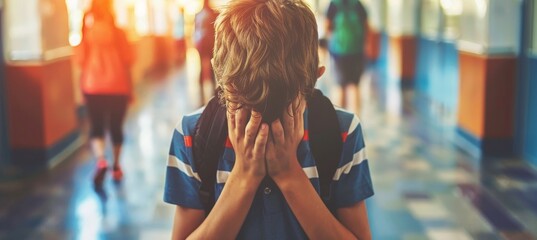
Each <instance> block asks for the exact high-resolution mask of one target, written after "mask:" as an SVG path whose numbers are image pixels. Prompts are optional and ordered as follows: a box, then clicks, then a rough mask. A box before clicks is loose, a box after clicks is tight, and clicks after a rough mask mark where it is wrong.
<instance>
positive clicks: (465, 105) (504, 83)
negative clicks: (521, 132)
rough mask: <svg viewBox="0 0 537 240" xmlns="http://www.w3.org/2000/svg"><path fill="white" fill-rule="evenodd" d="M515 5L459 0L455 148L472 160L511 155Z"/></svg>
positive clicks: (517, 32)
mask: <svg viewBox="0 0 537 240" xmlns="http://www.w3.org/2000/svg"><path fill="white" fill-rule="evenodd" d="M520 16H521V1H518V0H515V1H503V0H472V1H463V12H462V15H461V24H460V26H461V36H460V38H459V40H458V42H457V48H458V50H459V65H460V70H459V77H460V85H459V86H460V88H459V91H460V94H459V104H458V109H459V111H458V124H457V125H458V129H457V133H458V134H457V136H458V139H457V140H456V144H458V145H459V146H460V147H462V148H463V149H465V150H467V151H468V152H469V153H471V154H472V155H475V156H476V157H481V156H488V155H490V156H512V154H513V153H514V151H513V150H514V149H513V147H514V137H515V131H514V126H515V86H516V78H517V77H516V75H517V65H518V61H517V59H518V51H519V44H520Z"/></svg>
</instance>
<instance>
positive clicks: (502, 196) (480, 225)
mask: <svg viewBox="0 0 537 240" xmlns="http://www.w3.org/2000/svg"><path fill="white" fill-rule="evenodd" d="M195 57H196V56H195V53H193V52H189V58H190V59H194V58H195ZM195 62H196V61H187V66H185V67H184V68H182V69H177V70H176V71H174V72H172V73H171V74H169V75H167V76H166V77H164V78H163V79H153V80H151V79H149V80H148V81H147V82H146V83H144V84H143V86H142V87H140V88H139V91H138V94H137V99H136V102H135V104H134V105H133V106H132V108H131V109H130V113H129V115H128V120H127V122H126V125H125V129H126V140H125V146H124V151H123V156H122V163H123V165H124V168H125V170H124V171H125V179H124V181H123V182H122V183H121V184H113V183H112V182H111V181H110V178H108V179H107V181H106V184H105V187H104V190H103V191H95V190H94V189H93V187H92V183H91V176H92V173H93V170H94V164H95V160H94V159H93V158H92V157H91V155H90V152H89V149H88V146H85V147H83V148H82V149H80V150H79V151H78V152H76V153H75V154H74V155H73V156H72V157H71V158H70V159H69V160H67V161H65V162H64V163H62V164H61V165H59V166H57V167H56V168H54V169H53V170H50V171H48V172H46V173H43V174H42V175H40V176H36V177H34V178H32V179H28V180H26V181H22V182H17V183H10V184H8V185H2V186H1V187H0V239H169V236H170V232H171V231H170V229H171V223H172V218H173V211H174V208H173V207H172V206H170V205H167V204H165V203H163V202H162V191H163V182H164V170H165V165H166V160H167V154H168V148H169V141H170V139H171V133H172V130H173V127H174V125H175V123H176V122H177V120H178V119H179V117H180V116H181V114H184V113H187V112H190V111H192V110H194V109H195V108H197V107H198V105H199V104H198V102H197V100H198V96H197V94H196V93H197V92H198V89H197V88H196V84H193V83H195V82H196V79H197V76H196V73H197V72H198V68H197V67H196V65H195ZM329 79H330V78H329V77H325V78H323V79H322V80H321V82H320V83H319V86H321V88H323V89H324V90H327V91H328V90H329V89H330V88H331V87H332V86H333V84H332V83H331V82H330V81H329ZM362 83H363V87H362V92H363V94H362V97H363V98H364V103H363V111H362V112H361V113H360V114H359V115H360V117H361V119H362V123H363V129H364V132H365V140H366V145H367V147H368V148H367V151H368V157H369V161H370V167H371V171H372V178H373V182H374V187H375V192H376V194H375V196H374V197H373V198H371V199H369V200H368V202H367V204H368V209H369V217H370V221H371V227H372V231H373V236H374V239H446V240H447V239H461V240H463V239H533V238H532V236H537V174H536V172H535V171H534V170H533V168H531V167H528V166H527V165H525V164H523V163H522V162H520V161H516V160H507V161H505V160H503V161H499V160H496V159H484V160H481V161H479V160H477V159H473V158H471V157H469V156H468V155H466V154H464V153H462V152H460V151H459V150H457V149H456V148H455V147H454V145H453V141H455V140H454V139H455V136H454V134H453V133H454V131H453V127H454V122H455V117H454V114H453V113H452V112H449V111H447V110H445V109H443V108H442V107H441V106H435V105H434V104H430V103H427V102H426V101H425V100H423V99H421V98H420V96H418V95H416V94H415V93H414V92H413V91H411V90H401V89H400V88H399V87H398V85H397V84H394V83H392V82H391V81H390V80H387V79H386V78H385V77H382V75H379V74H378V73H377V72H376V71H375V70H374V69H371V70H370V71H369V72H368V73H367V75H366V76H364V79H363V82H362ZM484 163H487V164H484Z"/></svg>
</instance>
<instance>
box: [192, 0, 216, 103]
mask: <svg viewBox="0 0 537 240" xmlns="http://www.w3.org/2000/svg"><path fill="white" fill-rule="evenodd" d="M216 17H218V12H216V11H215V10H214V9H213V8H211V5H210V0H203V8H202V9H201V11H200V12H198V13H197V14H196V17H195V20H194V21H195V26H194V44H195V47H196V49H197V50H198V52H199V55H200V62H201V69H200V78H199V82H200V96H201V105H205V104H207V103H208V102H209V99H210V98H211V97H212V96H213V95H214V92H215V88H216V86H215V79H214V73H213V68H212V66H211V58H213V47H214V33H215V31H214V22H215V20H216Z"/></svg>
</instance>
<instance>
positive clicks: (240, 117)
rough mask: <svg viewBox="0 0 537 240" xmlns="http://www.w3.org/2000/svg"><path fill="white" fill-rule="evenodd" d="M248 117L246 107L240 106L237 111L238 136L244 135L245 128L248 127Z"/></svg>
mask: <svg viewBox="0 0 537 240" xmlns="http://www.w3.org/2000/svg"><path fill="white" fill-rule="evenodd" d="M246 117H247V113H246V110H245V109H244V108H239V109H237V111H235V130H236V131H237V136H238V137H242V136H244V129H245V128H246Z"/></svg>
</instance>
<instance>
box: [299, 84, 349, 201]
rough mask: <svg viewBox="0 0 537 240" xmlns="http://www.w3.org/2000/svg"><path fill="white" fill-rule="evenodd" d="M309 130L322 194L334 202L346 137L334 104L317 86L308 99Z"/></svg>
mask: <svg viewBox="0 0 537 240" xmlns="http://www.w3.org/2000/svg"><path fill="white" fill-rule="evenodd" d="M308 106H309V107H308V134H309V141H310V148H311V151H312V153H313V158H314V159H315V163H316V165H317V171H318V173H319V184H320V187H321V189H320V190H321V198H322V199H323V202H324V203H325V205H326V206H327V207H330V206H331V201H332V199H331V195H332V194H331V188H330V186H331V184H332V179H333V178H334V174H335V173H336V170H337V167H338V164H339V159H340V158H341V152H342V149H343V140H342V138H341V130H340V127H339V120H338V117H337V114H336V110H335V109H334V105H332V102H330V99H328V98H327V97H326V96H324V95H323V93H322V92H321V91H320V90H317V89H315V90H314V93H313V95H312V96H311V97H310V99H309V100H308Z"/></svg>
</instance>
